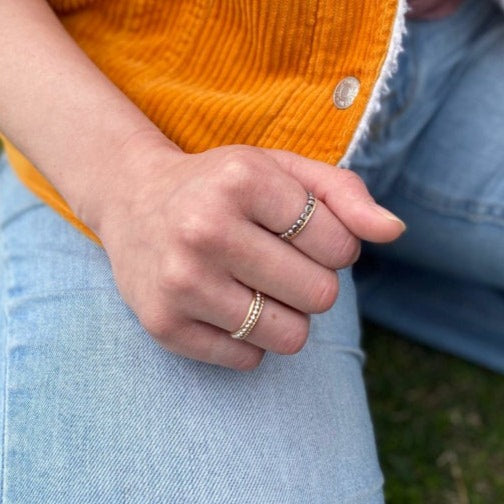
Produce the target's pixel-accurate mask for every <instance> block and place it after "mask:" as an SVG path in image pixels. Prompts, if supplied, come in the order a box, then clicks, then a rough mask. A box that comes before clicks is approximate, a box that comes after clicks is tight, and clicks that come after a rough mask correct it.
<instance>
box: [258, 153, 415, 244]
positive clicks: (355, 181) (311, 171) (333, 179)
mask: <svg viewBox="0 0 504 504" xmlns="http://www.w3.org/2000/svg"><path fill="white" fill-rule="evenodd" d="M263 152H265V153H266V154H268V155H270V156H271V157H272V158H273V159H275V160H276V161H277V162H278V164H279V166H280V168H282V169H283V170H285V171H286V172H287V173H289V174H291V175H292V176H293V177H295V178H296V179H297V180H298V181H299V182H300V183H301V184H302V185H303V186H304V187H306V188H307V190H310V191H312V192H313V193H314V194H315V195H316V196H317V197H318V198H319V199H321V200H322V201H324V202H325V203H326V205H327V206H328V208H329V209H330V210H331V211H332V212H333V213H334V214H335V215H337V216H338V218H339V219H340V220H341V221H342V222H343V224H344V225H345V226H346V227H347V228H348V229H349V230H350V231H351V232H352V233H354V234H355V235H356V236H357V237H358V238H361V239H363V240H369V241H373V242H377V243H380V242H388V241H392V240H395V239H396V238H398V237H399V236H400V235H401V234H402V233H403V232H404V231H405V229H406V225H405V224H404V222H403V221H401V220H400V219H399V218H398V217H397V216H396V215H394V214H393V213H391V212H389V211H388V210H386V209H385V208H383V207H381V206H380V205H377V204H376V203H375V201H374V199H373V197H372V196H371V195H370V194H369V191H368V190H367V188H366V186H365V184H364V182H363V181H362V179H361V178H360V177H359V176H358V175H357V174H356V173H355V172H353V171H351V170H348V169H342V168H338V167H336V166H333V165H329V164H327V163H323V162H321V161H316V160H313V159H309V158H306V157H303V156H299V155H297V154H295V153H293V152H290V151H285V150H279V149H263Z"/></svg>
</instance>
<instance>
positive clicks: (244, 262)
mask: <svg viewBox="0 0 504 504" xmlns="http://www.w3.org/2000/svg"><path fill="white" fill-rule="evenodd" d="M232 227H233V229H229V230H228V232H229V233H230V234H231V235H232V236H233V246H229V247H226V249H225V250H223V251H222V253H221V254H220V258H219V259H218V260H219V261H220V262H221V264H222V266H223V267H225V268H227V269H228V271H229V274H230V275H231V276H233V278H235V279H236V280H238V281H239V282H241V283H242V284H244V285H248V286H249V287H250V288H252V289H255V290H259V291H261V292H263V293H264V294H267V295H268V296H270V297H272V298H274V299H277V300H278V301H280V302H282V303H284V304H286V305H288V306H291V307H292V308H294V309H296V310H299V311H301V312H303V313H321V312H323V311H326V310H328V309H329V308H330V307H331V306H332V305H333V304H334V302H335V300H336V297H337V294H338V278H337V274H336V272H335V271H333V270H331V269H329V268H326V267H325V266H322V265H320V264H318V263H317V262H315V261H313V260H312V259H310V258H309V257H307V256H306V255H304V254H302V253H301V252H299V250H297V249H296V248H295V247H292V246H291V245H290V244H289V243H287V242H285V241H283V240H281V239H280V238H279V237H278V236H276V235H274V234H272V233H270V232H269V231H267V230H265V229H263V228H261V227H260V226H257V225H256V224H254V223H252V222H250V221H243V222H242V223H237V224H236V225H235V226H232Z"/></svg>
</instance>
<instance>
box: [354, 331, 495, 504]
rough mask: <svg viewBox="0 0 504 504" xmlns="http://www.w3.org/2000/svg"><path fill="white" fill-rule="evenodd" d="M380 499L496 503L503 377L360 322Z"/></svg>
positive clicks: (401, 503)
mask: <svg viewBox="0 0 504 504" xmlns="http://www.w3.org/2000/svg"><path fill="white" fill-rule="evenodd" d="M364 348H365V350H366V352H367V355H368V358H367V365H366V381H367V386H368V395H369V399H370V405H371V414H372V416H373V419H374V424H375V431H376V437H377V443H378V450H379V456H380V460H381V464H382V469H383V471H384V474H385V479H386V485H385V493H386V497H387V503H391V504H405V503H407V504H416V503H422V504H425V503H427V504H430V503H433V504H444V503H449V504H452V503H453V504H468V503H470V504H480V503H481V504H483V503H484V504H504V376H501V375H498V374H496V373H493V372H491V371H487V370H485V369H482V368H480V367H478V366H475V365H472V364H470V363H467V362H464V361H462V360H460V359H457V358H455V357H451V356H448V355H445V354H441V353H438V352H436V351H433V350H430V349H427V348H424V347H421V346H418V345H416V344H413V343H410V342H408V341H406V340H404V339H401V338H400V337H399V336H398V335H396V334H394V333H391V332H389V331H387V330H385V329H382V328H380V327H377V326H374V325H372V324H370V323H365V324H364Z"/></svg>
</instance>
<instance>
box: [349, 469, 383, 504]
mask: <svg viewBox="0 0 504 504" xmlns="http://www.w3.org/2000/svg"><path fill="white" fill-rule="evenodd" d="M384 483H385V479H384V478H383V475H382V476H381V477H380V479H379V480H378V483H377V484H376V485H374V486H373V487H371V488H370V489H367V490H366V491H365V492H362V493H361V494H358V495H355V496H353V497H351V498H350V500H346V502H345V504H366V503H367V502H368V500H367V499H368V497H370V496H371V495H376V492H379V491H382V489H383V485H384Z"/></svg>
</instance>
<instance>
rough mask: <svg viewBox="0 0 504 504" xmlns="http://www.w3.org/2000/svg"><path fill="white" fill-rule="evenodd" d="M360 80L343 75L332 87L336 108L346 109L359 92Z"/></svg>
mask: <svg viewBox="0 0 504 504" xmlns="http://www.w3.org/2000/svg"><path fill="white" fill-rule="evenodd" d="M359 89H360V81H359V79H357V78H356V77H345V78H344V79H343V80H341V81H340V82H339V83H338V85H337V86H336V87H335V88H334V92H333V102H334V105H335V106H336V108H339V109H346V108H348V107H350V106H351V105H352V103H353V102H354V101H355V98H356V97H357V95H358V94H359Z"/></svg>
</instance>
